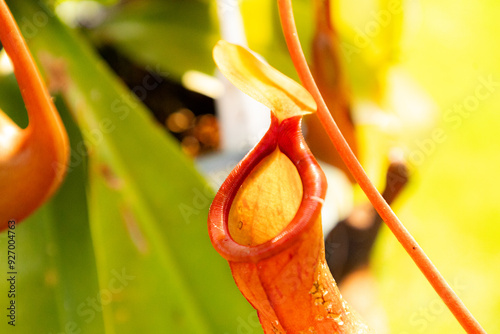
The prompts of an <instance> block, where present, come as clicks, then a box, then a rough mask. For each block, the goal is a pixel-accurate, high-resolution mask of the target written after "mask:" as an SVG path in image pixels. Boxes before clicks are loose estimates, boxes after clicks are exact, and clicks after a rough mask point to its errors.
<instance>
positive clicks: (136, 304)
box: [12, 0, 260, 333]
mask: <svg viewBox="0 0 500 334" xmlns="http://www.w3.org/2000/svg"><path fill="white" fill-rule="evenodd" d="M27 3H28V2H25V3H23V5H22V6H21V5H18V4H17V2H16V3H15V4H14V2H12V7H13V9H15V14H17V16H18V17H32V16H33V13H35V12H39V11H40V10H42V9H41V8H39V7H38V5H37V4H35V1H34V0H33V1H31V2H29V3H30V6H28V5H26V4H27ZM47 17H48V18H50V19H49V21H48V23H47V25H46V26H44V27H43V29H40V30H39V31H38V34H36V36H34V37H33V38H32V39H31V40H30V41H29V44H30V47H31V48H32V51H33V52H34V54H35V55H36V56H37V57H38V59H39V60H41V61H42V64H43V68H44V69H45V70H46V75H47V76H48V78H49V80H50V81H51V82H52V83H55V84H57V83H63V84H62V85H59V86H61V87H63V89H62V93H63V96H64V98H65V101H66V103H67V104H68V106H69V109H70V110H71V111H72V113H73V115H74V117H75V118H76V120H77V123H78V125H79V126H80V129H81V131H82V133H83V136H84V139H85V143H86V145H87V147H88V150H89V157H88V159H89V190H88V198H89V210H90V211H89V212H90V223H91V230H92V237H93V240H94V249H95V253H96V259H97V260H96V261H97V266H98V273H99V274H98V275H99V282H100V287H101V291H103V290H104V291H105V292H104V295H103V296H102V297H103V300H102V304H103V315H104V319H105V327H106V332H109V333H115V332H116V333H137V332H145V333H226V332H227V333H234V332H235V331H237V330H238V328H239V327H240V326H242V323H241V321H247V320H246V319H249V316H251V315H253V314H255V311H253V309H252V308H251V306H250V305H249V304H248V303H247V302H246V301H245V299H244V298H243V297H242V296H241V294H240V293H239V291H238V290H237V288H236V286H235V284H234V281H233V279H232V277H231V275H230V271H229V268H228V265H227V263H226V261H225V260H223V259H222V258H221V257H220V256H219V255H218V254H217V253H216V252H215V251H214V250H213V248H212V246H211V244H210V241H209V238H208V235H207V227H206V224H207V222H206V215H207V212H208V206H209V204H210V202H211V199H212V196H213V192H212V190H211V189H209V188H208V186H207V184H206V182H205V180H204V179H203V178H202V177H201V176H200V175H199V174H198V173H197V171H196V170H195V168H194V166H193V164H192V162H191V161H189V160H188V159H187V158H186V157H185V156H184V155H183V154H182V153H181V151H180V149H179V147H178V145H177V143H176V142H175V141H174V140H173V139H172V138H171V137H170V136H168V135H167V134H166V132H165V131H164V130H163V129H161V128H160V126H159V125H158V124H156V123H155V122H154V121H153V120H152V118H151V116H150V115H149V114H148V111H147V110H145V108H144V107H143V105H142V104H141V103H140V101H138V100H137V99H135V98H133V97H132V94H131V93H130V92H129V91H128V90H127V89H126V88H125V87H124V86H123V85H122V84H120V83H119V82H118V81H117V80H116V78H115V77H114V75H113V74H112V73H111V72H110V71H109V69H108V68H107V67H106V66H105V65H104V64H103V63H102V62H101V61H99V59H98V58H97V57H96V55H95V53H94V51H93V50H92V49H91V48H89V46H88V44H87V43H86V42H85V41H84V40H83V39H82V38H81V37H80V36H79V35H77V34H75V33H74V32H73V31H70V30H69V29H67V28H66V27H64V26H63V25H62V24H61V23H59V22H58V21H57V20H56V19H55V18H54V17H53V16H52V15H50V14H49V13H47ZM145 79H146V78H145ZM161 80H163V79H162V78H160V77H157V76H154V75H152V74H151V77H149V78H147V82H148V83H149V85H148V86H147V87H146V86H144V87H143V88H144V89H145V91H146V92H148V91H149V90H151V89H154V86H155V85H154V83H155V82H160V81H161ZM106 291H107V292H106ZM246 325H247V326H248V324H246ZM252 326H253V328H255V330H256V331H257V332H259V331H260V329H259V328H260V326H258V324H257V325H255V322H252Z"/></svg>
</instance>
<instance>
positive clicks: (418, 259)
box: [278, 0, 486, 333]
mask: <svg viewBox="0 0 500 334" xmlns="http://www.w3.org/2000/svg"><path fill="white" fill-rule="evenodd" d="M278 5H279V12H280V17H281V24H282V27H283V33H284V35H285V39H286V43H287V46H288V50H289V52H290V55H291V58H292V61H293V63H294V65H295V69H296V70H297V72H298V75H299V77H300V80H301V81H302V84H303V85H304V86H305V88H306V89H307V90H308V91H309V92H310V93H311V95H312V96H313V97H314V99H315V100H316V103H317V104H318V112H317V113H318V117H319V119H320V121H321V123H322V124H323V126H324V127H325V130H326V131H327V133H328V136H329V137H330V139H331V141H332V142H333V144H334V145H335V148H336V149H337V151H338V152H339V154H340V156H341V157H342V159H343V160H344V162H345V164H346V165H347V167H348V168H349V170H350V172H351V173H352V175H353V177H354V178H355V179H356V181H357V182H358V184H359V185H360V187H361V189H362V190H363V191H364V192H365V194H366V196H367V197H368V199H369V200H370V202H371V203H372V204H373V206H374V207H375V209H376V210H377V212H378V213H379V215H380V217H382V219H383V220H384V221H385V223H386V224H387V226H388V227H389V229H390V230H391V231H392V233H393V234H394V235H395V236H396V238H397V239H398V241H399V242H400V243H401V245H402V246H403V247H404V249H405V250H406V251H407V252H408V254H409V255H410V257H411V258H412V259H413V261H414V262H415V264H416V265H417V267H418V268H419V269H420V271H421V272H422V273H423V274H424V276H425V277H426V278H427V280H428V281H429V283H430V284H431V285H432V287H433V288H434V290H435V291H436V292H437V294H438V295H439V296H440V297H441V299H442V300H443V301H444V303H445V304H446V306H447V307H448V308H449V309H450V311H451V312H452V313H453V315H454V316H455V318H456V319H457V320H458V322H459V323H460V324H461V325H462V327H463V328H464V329H465V330H466V332H467V333H486V331H485V330H484V329H483V328H482V327H481V325H480V324H479V322H478V321H477V320H476V319H475V318H474V316H473V315H472V314H471V312H470V311H469V310H468V309H467V307H466V306H465V304H464V303H463V302H462V300H460V298H459V297H458V296H457V294H456V293H455V292H454V291H453V289H452V288H451V287H450V286H449V284H448V283H447V282H446V280H445V279H444V277H443V276H442V275H441V273H440V272H439V271H438V269H437V268H436V267H435V266H434V264H433V263H432V262H431V260H430V259H429V258H428V257H427V255H426V254H425V253H424V251H423V250H422V248H421V247H420V246H419V245H418V244H417V242H416V241H415V239H414V238H413V237H412V235H411V234H410V233H409V232H408V230H407V229H406V228H405V227H404V226H403V224H402V223H401V221H400V220H399V218H398V217H397V216H396V214H395V213H394V212H393V211H392V209H391V207H390V206H389V205H388V204H387V202H386V201H385V200H384V198H383V197H382V195H381V194H380V193H379V192H378V190H377V189H376V188H375V186H374V185H373V183H372V182H371V181H370V179H369V178H368V175H366V172H365V171H364V170H363V167H361V164H360V163H359V161H358V160H357V159H356V156H355V155H354V154H353V152H352V151H351V149H350V147H349V145H348V144H347V142H346V140H345V139H344V137H343V136H342V133H341V132H340V130H339V128H338V127H337V124H336V123H335V121H334V120H333V118H332V117H331V114H330V112H329V110H328V107H327V106H326V104H325V102H324V100H323V97H322V96H321V93H320V92H319V89H318V87H317V86H316V83H315V81H314V79H313V77H312V74H311V71H310V70H309V67H308V65H307V61H306V58H305V56H304V53H303V51H302V47H301V45H300V41H299V38H298V33H297V28H296V26H295V19H294V16H293V9H292V3H291V0H278Z"/></svg>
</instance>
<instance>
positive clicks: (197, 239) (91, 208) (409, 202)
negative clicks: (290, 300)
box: [0, 0, 500, 334]
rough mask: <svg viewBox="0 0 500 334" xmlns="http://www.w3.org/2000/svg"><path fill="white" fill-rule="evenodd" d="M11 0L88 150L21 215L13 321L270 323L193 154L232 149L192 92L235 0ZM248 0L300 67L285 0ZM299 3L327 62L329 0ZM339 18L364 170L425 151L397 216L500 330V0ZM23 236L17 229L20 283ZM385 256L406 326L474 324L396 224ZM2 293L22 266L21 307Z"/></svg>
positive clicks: (83, 326)
mask: <svg viewBox="0 0 500 334" xmlns="http://www.w3.org/2000/svg"><path fill="white" fill-rule="evenodd" d="M7 4H8V5H9V6H10V8H11V10H12V11H13V13H14V15H15V17H16V20H17V21H18V23H19V25H20V26H21V29H22V30H23V34H24V36H25V37H26V39H27V41H28V44H29V46H30V49H31V50H32V53H33V54H34V56H35V58H36V61H37V63H38V64H39V67H40V69H41V71H42V72H43V74H44V76H45V78H46V79H47V82H48V85H49V88H50V90H51V92H52V94H53V95H54V96H55V101H56V104H57V107H58V110H59V111H60V113H61V116H62V117H63V120H64V122H65V125H66V127H67V130H68V132H69V135H70V140H71V145H72V151H71V153H72V154H71V160H70V166H69V173H68V176H67V178H66V181H65V183H64V184H63V186H62V188H61V189H60V190H59V192H58V193H57V195H56V196H55V197H54V198H53V199H52V200H51V201H50V202H49V203H47V204H46V205H44V206H43V207H42V208H40V209H39V210H38V211H37V212H36V213H35V214H34V215H33V216H32V217H30V218H29V219H27V220H26V221H25V222H23V223H22V224H21V225H18V226H17V227H16V242H17V243H16V245H17V248H16V252H17V254H18V260H17V271H18V275H17V278H18V281H17V289H18V295H17V297H16V305H17V320H16V321H17V322H16V327H15V328H13V327H11V326H8V325H7V321H6V317H5V316H2V319H4V320H2V322H1V323H0V332H2V333H54V334H55V333H67V334H69V333H137V332H143V333H217V334H219V333H221V334H232V333H235V334H236V333H238V334H239V333H261V332H262V330H261V329H260V326H259V325H258V321H257V319H256V316H255V312H254V311H253V309H252V308H251V307H250V306H249V305H248V303H247V302H246V300H245V299H244V298H243V297H242V296H241V294H240V293H239V291H238V290H237V288H236V286H235V284H234V282H233V280H232V277H231V274H230V271H229V268H228V266H227V263H226V261H225V260H223V259H222V258H221V257H220V256H219V255H218V254H217V253H216V252H215V251H214V250H213V249H212V246H211V244H210V241H209V239H208V235H207V229H206V215H207V211H208V207H209V205H210V202H211V199H212V197H213V194H214V191H215V190H216V189H211V188H210V186H209V185H208V184H209V181H211V180H205V179H204V178H203V177H202V176H201V175H200V173H199V172H198V171H197V170H196V167H195V166H194V163H193V161H192V157H193V156H202V155H203V154H206V153H208V152H215V151H216V150H217V148H218V146H219V145H218V137H219V135H218V131H219V130H217V123H216V122H217V121H216V119H215V118H214V116H213V115H214V108H215V107H214V103H213V100H212V99H211V98H210V97H208V96H206V95H204V94H201V93H200V92H195V91H193V90H192V89H191V90H187V89H186V88H185V87H183V85H182V82H183V78H185V73H186V72H187V71H197V72H200V73H204V74H207V75H213V74H214V70H215V67H214V65H213V62H212V58H211V48H212V46H213V45H214V43H215V42H216V41H217V39H218V38H219V36H220V35H219V32H218V27H219V19H218V16H217V11H219V12H221V11H231V10H234V8H236V7H235V2H234V1H232V0H230V1H220V2H219V3H218V4H217V3H216V2H214V1H208V0H207V1H197V0H189V1H188V0H185V1H178V0H177V1H174V0H164V1H162V0H140V1H137V0H136V1H123V2H120V1H99V2H97V1H49V0H47V1H38V0H23V1H17V0H16V1H7ZM239 4H240V7H241V9H242V13H243V18H244V23H245V28H246V33H247V38H248V42H249V46H250V47H251V48H252V49H254V50H255V51H256V52H258V53H260V54H262V55H263V56H264V57H265V58H266V59H267V61H268V62H269V63H270V64H272V65H273V66H275V67H277V68H278V69H280V70H282V71H283V72H284V73H286V74H287V75H289V76H291V77H293V78H296V77H297V76H296V74H295V73H294V70H293V67H292V65H291V62H290V60H289V59H288V56H287V52H286V46H285V45H284V41H283V38H282V36H281V29H280V27H279V18H278V13H277V9H276V4H275V3H274V2H273V1H264V0H242V1H240V2H239ZM294 6H295V12H296V15H297V18H296V19H297V25H298V29H299V34H300V37H301V40H302V43H303V46H304V48H305V52H306V54H307V55H309V53H310V45H311V40H312V34H313V28H314V24H313V21H314V15H313V12H312V3H311V2H310V1H306V0H300V1H294ZM334 12H335V15H334V18H335V20H336V22H337V24H338V27H339V30H340V34H341V37H342V44H341V49H342V53H343V64H344V67H345V70H346V73H347V74H348V79H349V85H350V88H351V90H352V94H353V103H354V106H355V115H354V116H355V120H356V122H357V124H358V137H359V139H360V143H361V148H362V153H361V160H362V163H363V164H364V165H365V167H366V169H367V171H368V172H369V174H370V175H371V176H372V177H373V179H374V180H375V182H377V183H380V182H381V180H382V174H383V171H384V168H385V166H386V165H387V160H388V156H389V154H393V153H391V152H394V149H395V148H397V149H398V150H397V152H399V153H398V154H400V155H403V156H404V157H405V158H406V160H407V161H408V162H409V165H410V177H411V179H410V180H411V182H410V185H409V186H408V187H407V189H406V190H405V192H404V193H403V196H402V197H401V198H400V199H399V200H398V202H397V203H396V204H395V210H396V212H397V213H398V214H399V216H400V218H401V220H402V221H403V223H404V224H405V225H406V226H407V227H408V229H409V230H410V231H411V232H412V233H413V235H414V237H415V238H416V239H417V241H418V242H419V243H420V244H421V246H422V247H423V249H424V250H425V251H426V252H427V254H428V255H429V256H430V258H431V259H432V260H433V261H434V263H435V264H436V265H437V267H438V268H439V269H440V270H441V272H442V273H443V274H444V275H445V277H446V278H447V279H448V281H449V282H450V284H451V285H452V286H453V287H455V288H456V290H457V292H458V294H459V295H460V296H461V297H462V298H463V300H464V302H465V303H466V305H467V306H468V307H469V308H470V310H471V311H472V313H473V314H474V315H475V316H476V317H477V319H478V320H479V322H480V323H481V324H482V325H483V326H484V328H485V329H486V331H487V332H489V333H497V332H500V324H499V323H498V314H500V289H498V284H497V282H498V281H499V280H500V269H499V268H500V245H499V242H498V240H499V239H500V227H499V224H498V222H499V221H500V206H499V205H498V195H497V191H496V190H497V189H499V188H500V178H499V177H497V176H496V171H497V170H500V155H499V153H498V152H500V139H499V138H498V136H497V132H498V131H497V129H498V127H499V126H500V113H498V111H497V107H500V65H499V64H498V61H497V60H498V59H499V58H500V47H499V46H498V43H496V37H497V31H498V28H499V23H498V19H497V18H498V17H499V16H500V3H498V2H496V1H493V0H485V1H481V2H476V1H464V2H461V3H460V4H457V3H456V2H452V1H449V0H435V1H430V0H429V1H428V0H406V1H403V0H397V1H391V0H389V1H388V0H379V1H373V0H360V1H346V0H342V1H339V2H338V3H337V4H336V6H334ZM61 19H62V21H61ZM1 73H2V74H0V108H2V109H3V110H4V111H5V112H6V113H7V114H8V115H10V116H11V117H12V118H13V119H14V120H15V121H16V122H18V123H19V124H20V125H22V126H25V125H26V124H27V119H26V114H25V110H24V107H23V102H22V99H21V97H20V94H19V91H18V90H17V87H16V81H15V77H14V76H13V74H12V73H9V71H8V70H6V69H5V68H4V67H2V72H1ZM134 93H135V95H134ZM146 106H147V107H146ZM172 115H174V116H172ZM235 126H238V125H237V124H236V125H235ZM2 192H4V193H7V194H8V190H2ZM2 196H4V195H2ZM363 200H364V197H363V195H362V194H361V192H360V191H359V190H358V191H357V194H356V201H358V202H361V201H363ZM6 245H7V234H6V233H2V234H0V264H1V265H2V266H4V267H5V268H0V271H1V272H4V274H2V276H1V277H4V275H5V273H6V271H7V270H6V269H7V268H6V265H4V264H5V263H6V255H7V254H6V247H7V246H6ZM2 249H3V250H2ZM4 250H5V251H4ZM372 268H373V272H374V274H375V277H376V288H377V295H378V297H379V298H380V303H381V305H382V306H383V309H384V310H385V312H384V313H385V317H386V319H387V324H388V332H390V333H396V334H404V333H412V334H413V333H461V332H463V330H462V329H461V328H460V326H459V325H458V323H457V322H456V321H455V320H454V319H453V317H452V316H451V314H450V313H449V311H448V310H447V309H445V307H444V306H443V304H442V303H441V301H440V300H439V298H438V297H437V295H436V294H435V293H434V292H433V290H432V288H431V287H430V285H429V284H428V283H427V282H426V280H425V279H424V277H423V276H422V275H421V274H420V273H419V271H418V269H417V268H416V266H415V265H414V264H413V263H412V261H411V259H410V258H409V257H408V256H407V255H406V254H405V253H404V250H403V248H402V247H401V246H400V245H399V244H398V243H397V241H396V240H395V238H394V237H393V236H392V235H391V233H390V232H389V231H388V230H387V229H384V230H383V231H382V233H381V236H380V238H379V240H378V242H377V245H376V248H375V251H374V254H373V262H372ZM1 291H5V292H7V291H8V285H7V281H6V280H5V279H3V278H2V280H0V296H1V297H0V308H1V309H3V310H5V308H6V306H5V307H4V305H7V303H8V302H9V299H8V298H7V294H6V293H3V292H1ZM4 313H6V311H4ZM384 321H385V320H383V321H382V322H384Z"/></svg>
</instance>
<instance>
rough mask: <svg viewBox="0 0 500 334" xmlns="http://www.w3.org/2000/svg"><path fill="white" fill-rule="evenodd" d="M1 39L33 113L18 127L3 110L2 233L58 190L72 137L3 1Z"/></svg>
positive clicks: (0, 2)
mask: <svg viewBox="0 0 500 334" xmlns="http://www.w3.org/2000/svg"><path fill="white" fill-rule="evenodd" d="M0 40H1V41H2V45H3V47H4V48H5V50H6V52H7V53H8V55H9V56H10V58H11V60H12V63H13V65H14V73H15V75H16V79H17V81H18V84H19V88H20V90H21V94H22V96H23V99H24V102H25V104H26V109H27V112H28V118H29V125H28V127H27V128H26V129H21V128H19V127H18V126H17V125H16V124H15V123H14V122H12V120H11V119H10V118H9V117H8V116H7V115H5V114H4V113H3V112H2V111H1V110H0V190H1V191H2V193H3V195H2V196H0V231H2V230H4V229H5V228H7V224H8V221H9V220H15V221H20V220H22V219H24V218H26V217H27V216H28V215H29V214H30V213H32V212H33V211H34V210H35V209H36V208H38V207H39V206H40V205H41V204H42V203H44V202H45V201H46V200H47V199H48V198H49V197H50V196H51V195H52V194H53V193H54V192H55V190H56V189H57V188H58V187H59V185H60V183H61V181H62V179H63V176H64V174H65V173H66V169H67V168H66V166H67V161H68V155H69V154H68V153H69V150H68V137H67V134H66V131H65V129H64V126H63V124H62V121H61V119H60V117H59V114H58V113H57V111H56V108H55V106H54V104H53V102H52V99H51V97H50V95H49V93H48V91H47V88H46V87H45V85H44V83H43V80H42V78H41V76H40V73H39V71H38V69H37V67H36V65H35V62H34V60H33V58H32V56H31V54H30V52H29V50H28V47H27V46H26V42H25V41H24V39H23V37H22V35H21V32H20V30H19V27H18V26H17V24H16V22H15V20H14V18H13V17H12V14H11V13H10V11H9V8H8V7H7V5H6V4H5V1H4V0H0Z"/></svg>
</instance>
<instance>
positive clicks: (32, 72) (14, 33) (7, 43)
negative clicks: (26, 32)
mask: <svg viewBox="0 0 500 334" xmlns="http://www.w3.org/2000/svg"><path fill="white" fill-rule="evenodd" d="M0 40H1V41H2V44H3V47H4V48H5V50H6V51H7V54H8V55H9V57H10V59H11V61H12V64H13V65H14V70H15V73H16V79H17V82H18V84H19V87H20V88H21V94H22V96H23V100H24V102H25V103H26V109H27V111H28V116H29V126H30V127H32V126H35V124H34V123H39V124H43V125H44V126H45V127H46V126H47V125H51V126H53V127H55V128H56V129H57V130H58V131H61V130H62V129H61V128H60V126H59V124H54V123H56V122H54V120H59V114H58V113H57V111H56V109H55V107H54V106H53V103H52V98H51V97H50V95H49V93H48V91H47V89H46V87H45V84H44V82H43V79H42V77H41V75H40V72H39V71H38V68H37V67H36V64H35V61H34V60H33V57H32V56H31V53H30V51H29V49H28V46H27V45H26V42H25V41H24V38H23V37H22V35H21V31H20V30H19V27H18V26H17V24H16V22H15V21H14V18H13V17H12V14H11V13H10V11H9V8H8V7H7V5H6V4H5V1H4V0H0ZM40 127H42V125H40Z"/></svg>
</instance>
